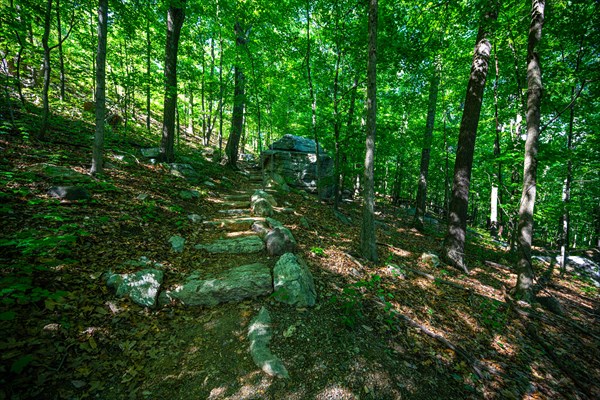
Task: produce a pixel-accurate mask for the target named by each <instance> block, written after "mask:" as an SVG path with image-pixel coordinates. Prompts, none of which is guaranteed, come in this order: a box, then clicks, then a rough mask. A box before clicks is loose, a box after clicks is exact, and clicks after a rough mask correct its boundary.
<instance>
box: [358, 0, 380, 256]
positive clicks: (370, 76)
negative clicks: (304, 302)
mask: <svg viewBox="0 0 600 400" xmlns="http://www.w3.org/2000/svg"><path fill="white" fill-rule="evenodd" d="M377 6H378V4H377V0H370V1H369V58H368V63H367V140H366V154H365V174H364V182H363V221H362V229H361V232H360V249H361V253H362V255H363V257H364V258H366V259H367V260H370V261H374V262H377V241H376V237H375V187H374V186H375V184H374V168H373V167H374V158H375V136H376V131H377V19H378V18H377V8H378V7H377Z"/></svg>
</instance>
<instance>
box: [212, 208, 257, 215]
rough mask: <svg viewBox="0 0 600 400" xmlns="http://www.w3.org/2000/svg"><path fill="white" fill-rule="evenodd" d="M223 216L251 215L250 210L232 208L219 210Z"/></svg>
mask: <svg viewBox="0 0 600 400" xmlns="http://www.w3.org/2000/svg"><path fill="white" fill-rule="evenodd" d="M219 212H220V213H221V214H229V215H243V214H250V210H249V209H247V208H231V209H228V210H219Z"/></svg>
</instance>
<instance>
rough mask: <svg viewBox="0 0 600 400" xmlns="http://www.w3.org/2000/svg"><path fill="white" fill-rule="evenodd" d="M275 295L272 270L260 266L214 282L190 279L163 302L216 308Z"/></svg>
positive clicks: (167, 293)
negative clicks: (224, 304)
mask: <svg viewBox="0 0 600 400" xmlns="http://www.w3.org/2000/svg"><path fill="white" fill-rule="evenodd" d="M272 292H273V285H272V280H271V271H270V269H269V267H268V266H266V265H264V264H259V263H257V264H249V265H242V266H240V267H235V268H232V269H230V270H228V271H226V272H225V273H223V275H221V276H219V277H216V278H214V279H199V278H197V277H190V278H188V280H187V282H186V283H185V284H183V285H180V286H178V287H176V288H175V289H173V290H170V291H165V292H164V294H161V299H160V302H161V304H162V303H166V302H168V301H170V300H175V301H178V302H180V303H182V304H184V305H187V306H215V305H217V304H219V303H229V302H234V301H241V300H244V299H247V298H253V297H259V296H266V295H269V294H271V293H272Z"/></svg>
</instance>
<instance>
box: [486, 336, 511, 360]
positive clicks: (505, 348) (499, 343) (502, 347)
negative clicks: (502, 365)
mask: <svg viewBox="0 0 600 400" xmlns="http://www.w3.org/2000/svg"><path fill="white" fill-rule="evenodd" d="M491 346H492V348H493V349H494V350H496V351H497V352H498V354H502V355H503V356H508V357H515V356H516V354H517V351H516V349H515V347H514V346H513V345H512V344H511V343H509V342H508V340H506V338H505V337H504V336H503V335H499V334H495V335H494V339H493V340H492V342H491Z"/></svg>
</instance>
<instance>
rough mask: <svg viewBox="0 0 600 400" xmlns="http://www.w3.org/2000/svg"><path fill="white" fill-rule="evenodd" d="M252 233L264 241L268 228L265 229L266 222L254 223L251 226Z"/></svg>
mask: <svg viewBox="0 0 600 400" xmlns="http://www.w3.org/2000/svg"><path fill="white" fill-rule="evenodd" d="M252 231H253V232H256V234H257V235H258V236H260V237H261V238H263V240H264V239H265V236H266V235H267V233H269V228H268V227H267V224H266V222H264V221H256V222H254V223H253V224H252Z"/></svg>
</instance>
